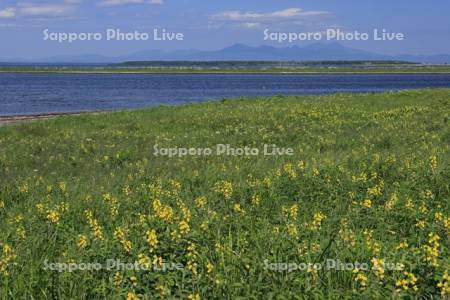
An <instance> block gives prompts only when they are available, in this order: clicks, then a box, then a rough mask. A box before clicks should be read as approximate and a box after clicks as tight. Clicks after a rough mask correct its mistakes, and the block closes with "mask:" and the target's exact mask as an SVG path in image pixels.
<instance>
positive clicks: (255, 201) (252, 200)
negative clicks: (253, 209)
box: [250, 194, 261, 206]
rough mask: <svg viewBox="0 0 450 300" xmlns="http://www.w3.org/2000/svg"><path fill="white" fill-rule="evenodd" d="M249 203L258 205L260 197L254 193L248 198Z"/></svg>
mask: <svg viewBox="0 0 450 300" xmlns="http://www.w3.org/2000/svg"><path fill="white" fill-rule="evenodd" d="M250 203H251V204H252V205H253V206H258V205H259V204H260V203H261V197H260V196H259V195H257V194H254V195H253V196H252V198H251V200H250Z"/></svg>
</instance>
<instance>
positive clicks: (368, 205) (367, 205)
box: [361, 199, 372, 208]
mask: <svg viewBox="0 0 450 300" xmlns="http://www.w3.org/2000/svg"><path fill="white" fill-rule="evenodd" d="M361 206H362V207H365V208H371V207H372V200H370V199H365V200H364V201H363V202H362V203H361Z"/></svg>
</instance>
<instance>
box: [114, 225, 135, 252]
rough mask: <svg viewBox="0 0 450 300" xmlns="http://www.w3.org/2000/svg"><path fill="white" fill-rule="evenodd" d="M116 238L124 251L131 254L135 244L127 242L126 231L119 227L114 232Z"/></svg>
mask: <svg viewBox="0 0 450 300" xmlns="http://www.w3.org/2000/svg"><path fill="white" fill-rule="evenodd" d="M114 237H115V238H116V239H117V240H118V241H119V242H120V243H121V244H122V246H123V248H124V250H125V251H126V252H128V253H130V251H131V249H132V248H133V244H132V242H131V241H130V240H127V238H126V234H125V230H124V229H123V228H121V227H117V228H116V230H115V231H114Z"/></svg>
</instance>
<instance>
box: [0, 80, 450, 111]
mask: <svg viewBox="0 0 450 300" xmlns="http://www.w3.org/2000/svg"><path fill="white" fill-rule="evenodd" d="M425 87H445V88H450V75H446V74H409V75H390V74H385V75H384V74H383V75H380V74H376V75H365V74H364V75H350V74H347V75H345V74H336V75H335V74H333V75H330V74H317V75H316V74H314V75H296V74H295V75H294V74H278V75H269V74H267V75H259V74H251V75H228V74H227V75H225V74H224V75H211V74H170V75H169V74H157V75H153V74H12V73H4V74H0V116H11V115H28V114H37V113H49V112H74V111H90V110H110V109H124V108H138V107H147V106H155V105H160V104H184V103H192V102H200V101H205V100H214V99H222V98H234V97H241V96H269V95H280V94H283V95H315V94H328V93H336V92H382V91H390V90H401V89H413V88H425Z"/></svg>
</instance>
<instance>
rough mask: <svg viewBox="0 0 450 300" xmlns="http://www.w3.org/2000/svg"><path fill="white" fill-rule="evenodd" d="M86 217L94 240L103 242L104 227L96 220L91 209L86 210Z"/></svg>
mask: <svg viewBox="0 0 450 300" xmlns="http://www.w3.org/2000/svg"><path fill="white" fill-rule="evenodd" d="M84 215H85V217H86V219H87V221H88V224H89V227H90V228H91V230H92V232H93V235H94V240H100V241H102V240H103V239H104V237H103V230H102V227H101V226H100V225H99V224H98V221H97V220H96V219H94V214H93V213H92V211H91V210H89V209H86V210H85V211H84Z"/></svg>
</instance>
